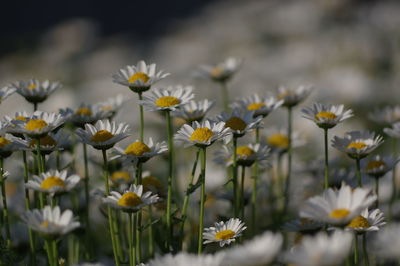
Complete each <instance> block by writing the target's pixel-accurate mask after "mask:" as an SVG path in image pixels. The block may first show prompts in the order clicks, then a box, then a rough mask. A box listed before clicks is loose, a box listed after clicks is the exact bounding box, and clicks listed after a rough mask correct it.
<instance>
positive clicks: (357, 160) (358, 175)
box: [356, 158, 362, 187]
mask: <svg viewBox="0 0 400 266" xmlns="http://www.w3.org/2000/svg"><path fill="white" fill-rule="evenodd" d="M360 161H361V160H360V159H359V158H357V159H356V167H357V171H356V173H357V183H358V186H359V187H362V182H361V164H360Z"/></svg>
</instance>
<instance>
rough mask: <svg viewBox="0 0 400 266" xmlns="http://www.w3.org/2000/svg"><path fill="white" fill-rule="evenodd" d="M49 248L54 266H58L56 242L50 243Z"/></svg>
mask: <svg viewBox="0 0 400 266" xmlns="http://www.w3.org/2000/svg"><path fill="white" fill-rule="evenodd" d="M51 242H52V243H51V246H52V249H53V260H54V265H58V249H57V242H56V240H55V239H53V240H52V241H51Z"/></svg>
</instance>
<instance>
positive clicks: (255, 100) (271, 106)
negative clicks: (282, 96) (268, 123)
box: [232, 94, 283, 117]
mask: <svg viewBox="0 0 400 266" xmlns="http://www.w3.org/2000/svg"><path fill="white" fill-rule="evenodd" d="M282 104H283V100H277V99H276V98H275V97H260V96H258V94H253V95H252V96H250V97H246V98H244V99H240V100H238V101H236V102H235V103H233V104H232V107H233V108H239V109H242V110H246V111H253V112H254V116H255V117H256V116H260V115H261V116H263V117H266V116H267V115H269V114H270V113H271V112H272V111H273V110H275V109H277V108H278V107H279V106H281V105H282Z"/></svg>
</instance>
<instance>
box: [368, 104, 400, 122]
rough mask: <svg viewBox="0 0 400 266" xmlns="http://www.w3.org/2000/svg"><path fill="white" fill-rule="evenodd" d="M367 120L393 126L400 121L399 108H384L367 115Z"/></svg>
mask: <svg viewBox="0 0 400 266" xmlns="http://www.w3.org/2000/svg"><path fill="white" fill-rule="evenodd" d="M368 118H369V119H371V120H372V121H374V122H377V123H380V124H393V123H396V122H398V121H400V106H399V105H397V106H394V107H391V106H386V107H385V108H383V109H381V110H375V111H373V112H371V113H369V114H368Z"/></svg>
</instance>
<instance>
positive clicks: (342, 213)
mask: <svg viewBox="0 0 400 266" xmlns="http://www.w3.org/2000/svg"><path fill="white" fill-rule="evenodd" d="M349 214H350V211H349V210H348V209H335V210H333V211H331V213H330V214H329V216H330V217H331V218H335V219H342V218H345V217H346V216H347V215H349Z"/></svg>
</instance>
